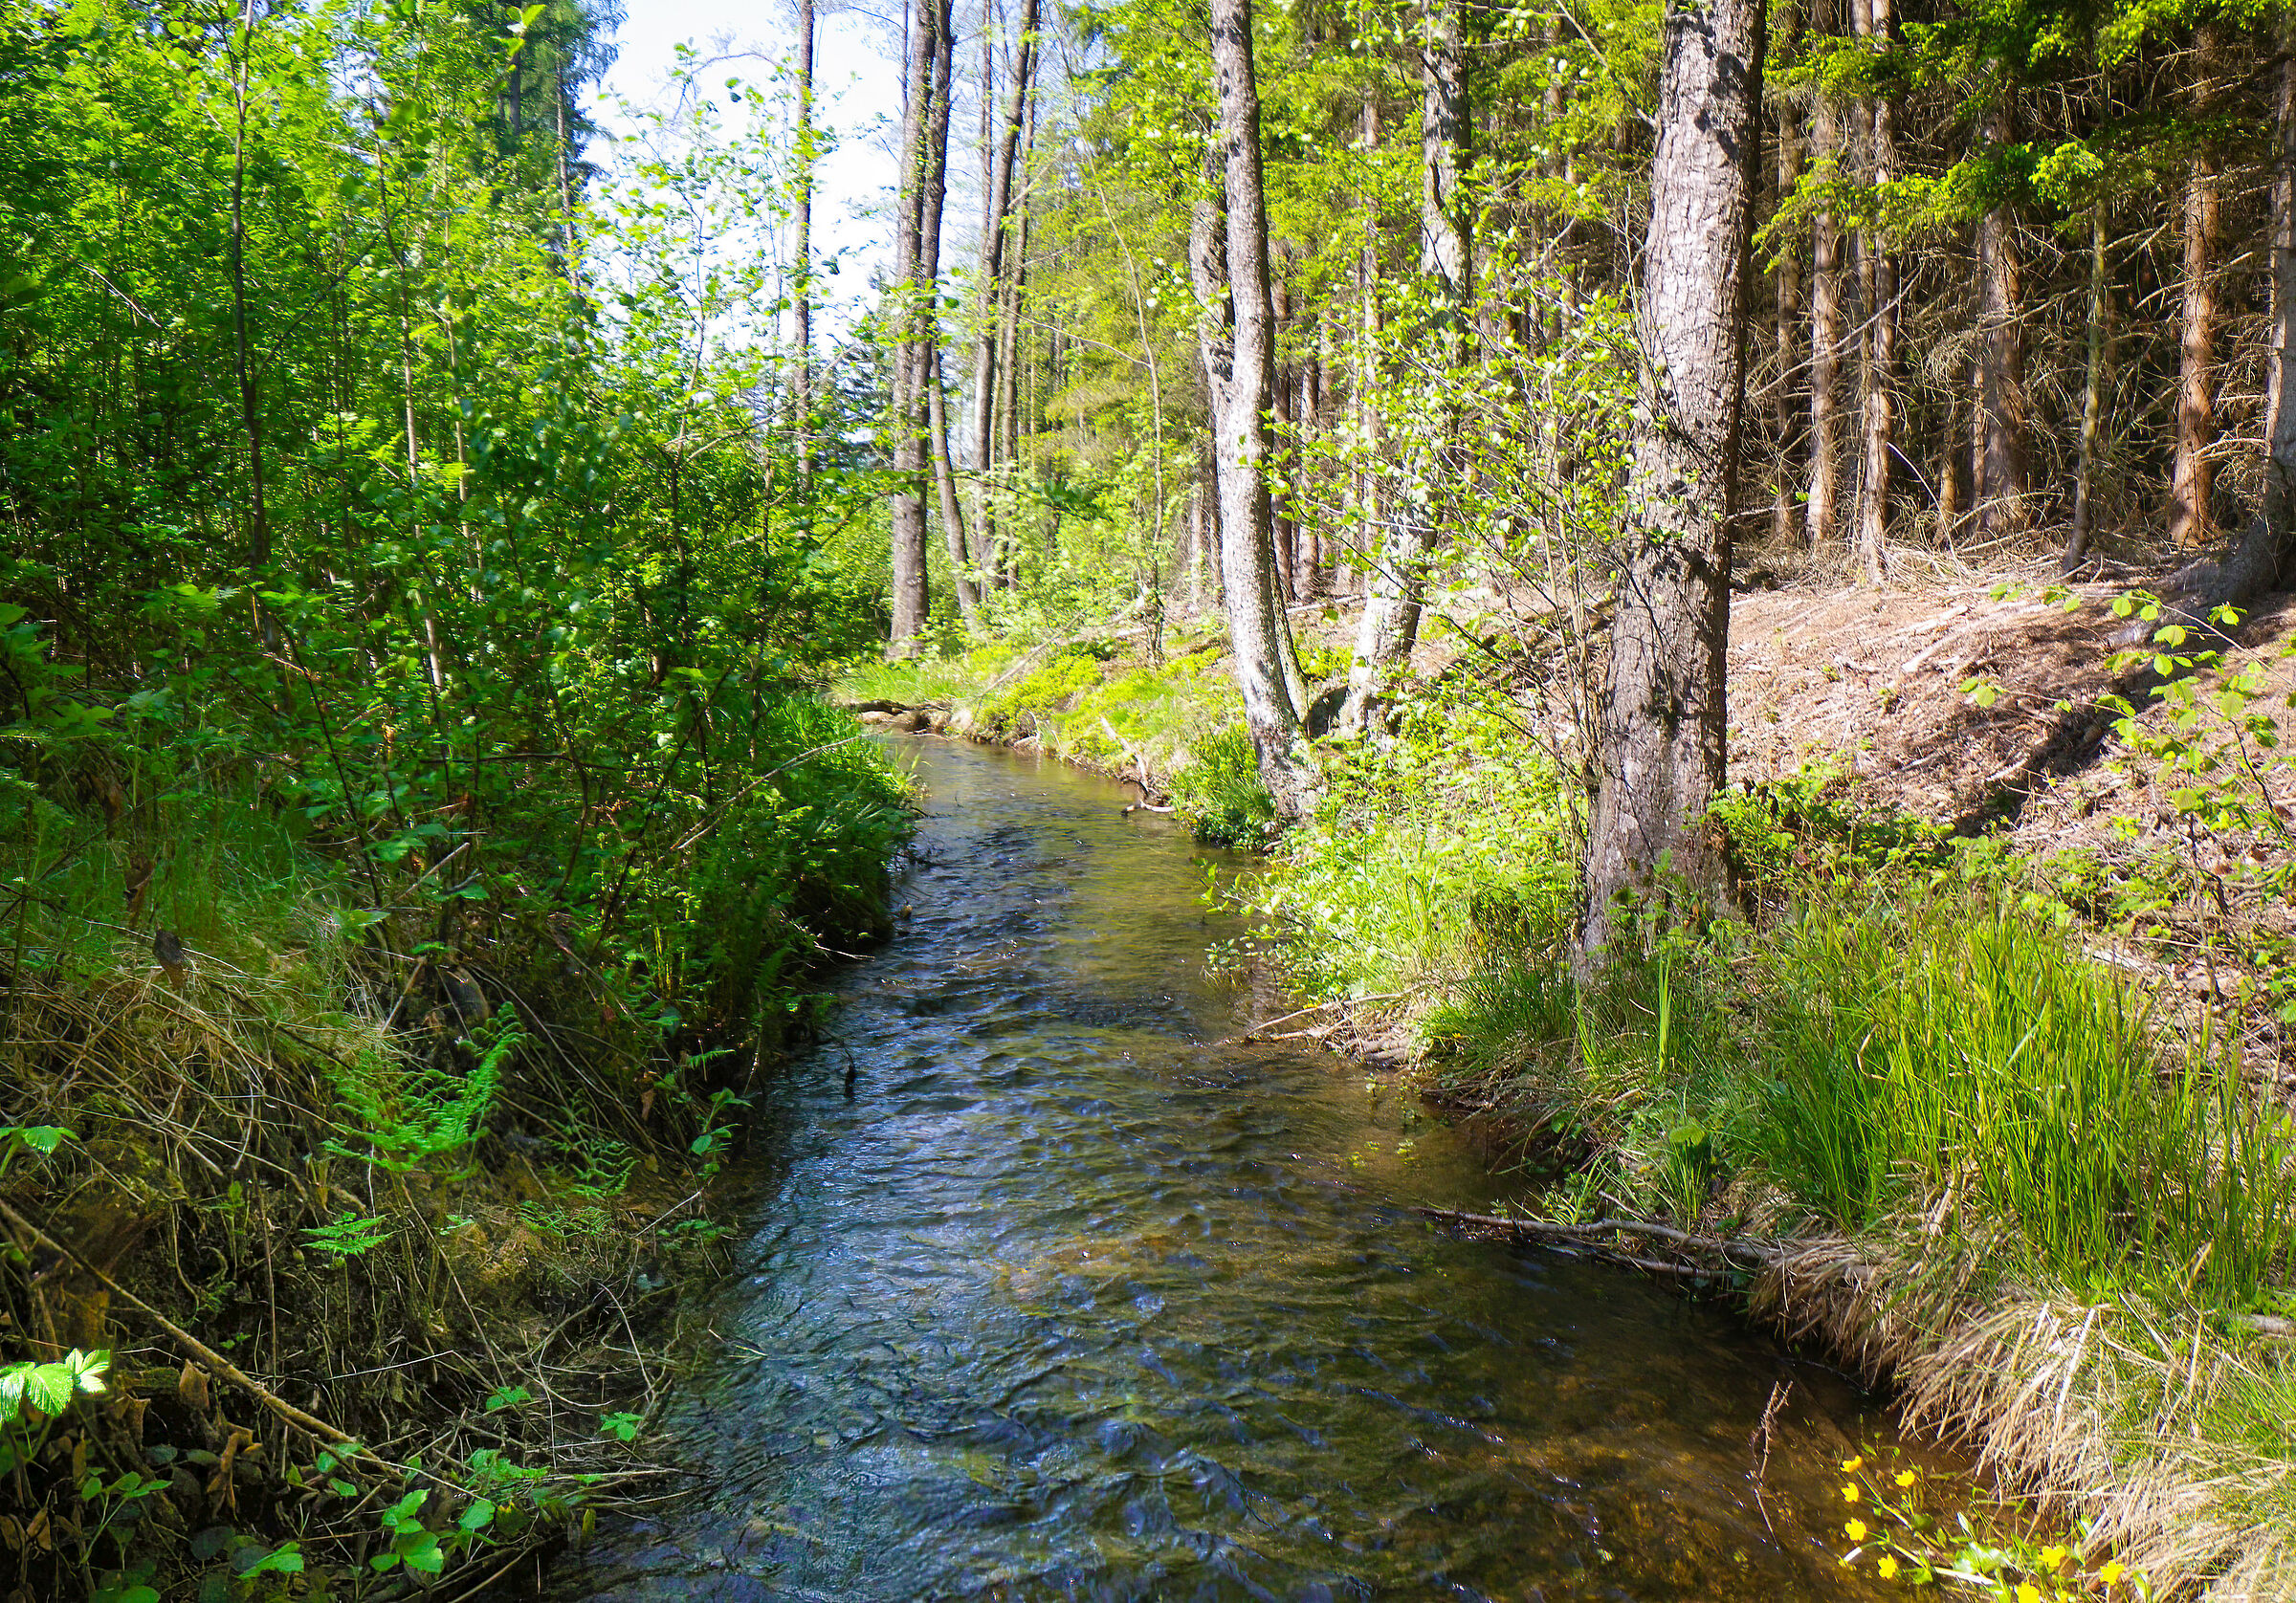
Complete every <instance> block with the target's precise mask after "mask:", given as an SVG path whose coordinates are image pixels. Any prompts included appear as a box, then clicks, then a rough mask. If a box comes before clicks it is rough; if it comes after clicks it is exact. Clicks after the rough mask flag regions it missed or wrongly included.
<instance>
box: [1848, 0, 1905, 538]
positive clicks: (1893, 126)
mask: <svg viewBox="0 0 2296 1603" xmlns="http://www.w3.org/2000/svg"><path fill="white" fill-rule="evenodd" d="M1858 22H1859V32H1860V33H1862V34H1864V35H1865V37H1867V38H1870V39H1879V40H1883V41H1885V42H1886V41H1888V37H1889V0H1859V5H1858ZM1865 110H1866V112H1867V115H1868V117H1869V119H1870V122H1869V129H1870V135H1871V137H1870V141H1869V143H1868V144H1867V146H1866V172H1865V177H1866V183H1867V185H1868V186H1869V187H1870V188H1872V189H1873V190H1875V191H1877V192H1878V191H1879V190H1880V188H1881V187H1882V186H1883V185H1886V184H1888V183H1889V182H1890V181H1891V180H1893V179H1894V178H1896V176H1897V108H1896V106H1895V105H1894V104H1892V103H1891V101H1890V99H1889V97H1888V96H1887V95H1878V96H1875V97H1874V98H1873V99H1871V100H1870V101H1869V102H1868V104H1867V106H1866V108H1865ZM1867 209H1869V210H1870V209H1871V203H1870V202H1869V203H1868V208H1867ZM1858 253H1859V257H1860V274H1859V276H1860V282H1861V283H1862V285H1863V286H1864V288H1865V367H1864V376H1863V386H1862V387H1863V390H1864V395H1863V400H1864V404H1865V416H1864V420H1863V433H1864V440H1865V472H1864V474H1863V480H1862V485H1861V489H1860V493H1859V495H1858V538H1857V552H1858V571H1859V573H1860V575H1861V576H1862V577H1863V578H1864V580H1865V582H1866V583H1868V584H1879V583H1880V582H1882V577H1883V571H1884V568H1885V567H1886V565H1887V561H1888V535H1889V480H1890V476H1891V474H1890V458H1891V457H1892V455H1893V454H1894V453H1895V451H1896V447H1897V411H1896V408H1897V395H1896V390H1895V388H1894V385H1895V384H1896V381H1897V261H1896V259H1895V258H1894V257H1893V256H1891V255H1890V254H1889V253H1888V251H1887V250H1886V249H1884V248H1883V244H1882V240H1881V235H1880V231H1879V229H1878V227H1875V226H1868V227H1866V228H1865V229H1862V230H1860V231H1859V233H1858Z"/></svg>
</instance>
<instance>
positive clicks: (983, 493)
mask: <svg viewBox="0 0 2296 1603" xmlns="http://www.w3.org/2000/svg"><path fill="white" fill-rule="evenodd" d="M1036 22H1037V0H1023V4H1022V7H1021V28H1020V39H1019V46H1018V51H1017V55H1016V57H1015V60H1014V66H1013V76H1012V89H1011V92H1010V94H1009V96H1008V98H1007V99H1006V101H1005V106H1004V120H1003V122H1002V125H1001V127H1000V129H999V132H998V135H997V139H996V143H995V150H994V154H993V156H988V157H987V158H986V162H987V172H986V178H987V183H986V184H985V185H984V186H983V187H982V207H981V253H980V259H979V261H978V262H977V263H976V264H975V267H974V271H973V285H974V289H973V294H974V296H975V316H974V321H975V327H976V330H977V332H976V335H975V342H974V346H973V395H972V405H973V412H972V419H971V432H972V446H973V472H974V478H973V533H974V539H975V550H974V557H975V560H977V561H979V562H980V564H981V565H982V568H983V569H984V570H985V571H986V572H987V574H988V575H989V576H990V577H991V579H992V580H993V577H994V575H995V573H996V570H997V553H996V526H995V523H994V521H993V515H992V513H991V509H990V506H989V484H990V475H991V473H992V472H993V470H994V468H995V465H996V421H997V420H996V401H997V377H998V368H999V364H1000V362H1001V360H1002V357H1003V353H1004V351H1005V350H1008V349H1009V347H1008V346H1006V345H1004V343H1003V341H1004V336H1005V317H1004V298H1005V278H1006V276H1007V263H1008V262H1009V260H1010V257H1011V253H1010V252H1009V251H1008V250H1007V249H1006V245H1005V238H1004V220H1005V218H1006V216H1007V215H1009V214H1010V212H1011V210H1012V193H1013V168H1014V165H1015V164H1016V163H1017V162H1018V160H1019V156H1020V148H1021V133H1022V130H1023V128H1024V127H1025V126H1026V125H1027V119H1028V88H1029V81H1030V78H1031V77H1032V75H1033V73H1034V71H1035V64H1036ZM982 33H983V35H984V38H983V44H982V59H981V104H982V117H983V119H985V118H986V116H987V107H988V103H989V100H990V99H991V88H992V86H991V84H990V81H989V75H990V72H991V70H992V68H991V62H990V57H989V55H987V46H986V42H985V34H986V33H987V30H986V28H985V27H984V28H983V30H982Z"/></svg>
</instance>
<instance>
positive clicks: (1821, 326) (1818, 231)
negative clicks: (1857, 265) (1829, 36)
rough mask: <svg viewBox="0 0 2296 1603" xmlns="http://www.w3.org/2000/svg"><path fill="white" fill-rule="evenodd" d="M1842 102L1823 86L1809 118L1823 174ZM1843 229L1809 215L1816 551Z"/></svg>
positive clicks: (1824, 521) (1817, 16)
mask: <svg viewBox="0 0 2296 1603" xmlns="http://www.w3.org/2000/svg"><path fill="white" fill-rule="evenodd" d="M1810 25H1811V27H1812V28H1813V29H1815V30H1816V31H1817V32H1818V33H1826V32H1828V31H1830V30H1831V28H1832V26H1833V15H1832V10H1831V0H1816V4H1814V5H1813V6H1812V8H1811V14H1810ZM1842 146H1843V139H1842V106H1841V103H1840V101H1839V99H1837V98H1836V97H1835V95H1834V94H1833V92H1832V91H1830V90H1826V89H1821V90H1820V91H1819V92H1818V99H1817V105H1816V107H1815V108H1814V112H1813V115H1812V117H1811V119H1810V158H1811V161H1812V163H1813V165H1816V166H1817V167H1818V168H1819V169H1820V170H1821V174H1822V173H1824V172H1825V171H1826V170H1827V168H1828V165H1829V164H1834V165H1838V164H1839V163H1840V162H1841V161H1842V159H1843V148H1842ZM1841 253H1842V234H1841V228H1840V225H1839V224H1838V223H1837V222H1836V221H1835V218H1834V214H1833V212H1832V210H1831V209H1827V210H1824V211H1821V212H1819V213H1818V214H1817V215H1815V216H1813V217H1812V218H1811V219H1810V498H1809V501H1808V503H1807V504H1806V505H1805V506H1804V508H1803V513H1804V521H1803V525H1802V527H1803V529H1804V531H1805V532H1806V538H1807V539H1808V541H1809V545H1810V548H1811V549H1812V550H1813V551H1815V550H1819V549H1821V548H1822V547H1824V546H1827V545H1830V544H1832V543H1833V540H1834V536H1835V522H1836V519H1837V517H1838V516H1839V511H1840V502H1841V470H1842V440H1841V434H1842V426H1841V419H1840V413H1839V409H1838V408H1839V405H1840V403H1839V397H1840V393H1841V383H1842V254H1841Z"/></svg>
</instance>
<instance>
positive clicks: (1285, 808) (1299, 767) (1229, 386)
mask: <svg viewBox="0 0 2296 1603" xmlns="http://www.w3.org/2000/svg"><path fill="white" fill-rule="evenodd" d="M1211 27H1212V41H1211V43H1212V76H1213V80H1214V85H1215V88H1216V90H1217V92H1218V98H1219V106H1220V111H1219V123H1218V127H1217V129H1216V132H1215V134H1214V137H1213V139H1212V141H1211V143H1210V144H1209V146H1208V147H1207V149H1206V151H1205V157H1206V167H1207V169H1208V170H1207V173H1206V177H1207V178H1208V179H1209V180H1210V183H1209V184H1208V185H1207V188H1208V189H1209V190H1210V191H1211V192H1210V193H1209V194H1207V195H1206V196H1205V198H1204V199H1203V200H1202V201H1200V202H1199V203H1198V205H1197V207H1196V210H1195V215H1194V217H1193V219H1192V225H1193V226H1192V227H1191V229H1190V232H1189V251H1188V258H1189V268H1190V271H1191V273H1192V274H1193V275H1194V278H1195V283H1196V296H1197V301H1198V305H1199V311H1198V318H1197V333H1198V340H1199V342H1200V345H1201V347H1202V352H1203V368H1204V376H1205V379H1206V381H1207V382H1208V385H1209V388H1210V391H1211V403H1212V406H1211V411H1212V440H1213V450H1214V460H1215V463H1216V473H1217V478H1218V483H1219V491H1220V565H1221V570H1222V573H1221V577H1222V581H1223V582H1224V584H1225V588H1226V595H1227V629H1228V644H1229V647H1230V648H1231V650H1232V652H1233V655H1234V663H1235V677H1236V688H1237V690H1238V691H1239V692H1241V693H1242V695H1243V698H1244V722H1245V726H1246V728H1247V730H1248V731H1249V732H1250V735H1251V743H1252V748H1253V750H1254V752H1255V753H1256V754H1257V755H1258V758H1259V765H1260V778H1261V780H1263V781H1264V782H1265V783H1266V784H1267V786H1268V791H1269V795H1270V796H1272V797H1273V798H1274V800H1275V806H1276V810H1277V812H1278V813H1279V814H1281V815H1282V816H1285V817H1288V818H1291V817H1297V816H1298V815H1299V814H1300V812H1301V811H1302V810H1303V807H1304V805H1305V802H1306V799H1307V795H1308V792H1309V788H1310V783H1311V774H1312V771H1311V768H1310V761H1309V757H1308V753H1307V742H1306V738H1305V736H1304V733H1303V732H1302V730H1301V728H1300V722H1299V710H1298V707H1297V704H1296V703H1294V702H1293V701H1292V699H1291V688H1290V687H1289V686H1288V685H1287V684H1286V683H1285V673H1284V660H1283V658H1284V651H1283V643H1284V633H1285V628H1286V624H1285V619H1284V615H1283V612H1282V610H1281V609H1280V608H1279V607H1278V606H1277V605H1276V601H1275V574H1274V569H1273V562H1272V560H1271V559H1272V542H1271V541H1270V539H1269V535H1270V533H1271V528H1270V516H1269V504H1268V458H1269V438H1268V404H1269V390H1270V388H1271V387H1272V385H1273V382H1274V377H1275V341H1274V323H1275V313H1274V308H1273V306H1272V305H1271V304H1270V301H1269V288H1268V212H1267V191H1266V190H1265V188H1264V187H1262V179H1261V172H1260V96H1259V85H1258V83H1257V81H1256V79H1255V77H1254V73H1253V62H1252V25H1251V0H1211Z"/></svg>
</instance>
